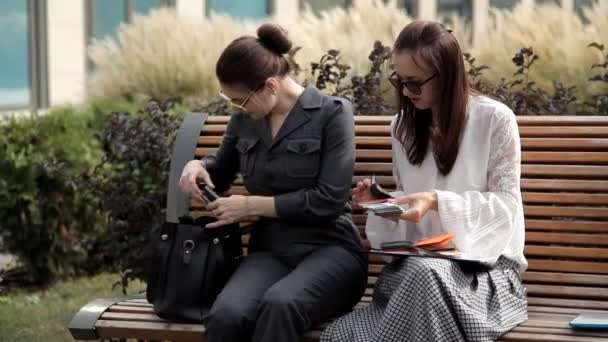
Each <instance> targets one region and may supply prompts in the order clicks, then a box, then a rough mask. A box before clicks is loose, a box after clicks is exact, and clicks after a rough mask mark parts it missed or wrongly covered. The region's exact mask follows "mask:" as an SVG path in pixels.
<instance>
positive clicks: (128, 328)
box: [70, 114, 608, 341]
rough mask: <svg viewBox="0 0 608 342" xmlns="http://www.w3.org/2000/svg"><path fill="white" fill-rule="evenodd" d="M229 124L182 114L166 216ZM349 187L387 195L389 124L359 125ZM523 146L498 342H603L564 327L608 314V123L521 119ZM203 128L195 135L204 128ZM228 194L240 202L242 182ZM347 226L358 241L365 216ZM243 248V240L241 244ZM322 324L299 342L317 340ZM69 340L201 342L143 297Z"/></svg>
mask: <svg viewBox="0 0 608 342" xmlns="http://www.w3.org/2000/svg"><path fill="white" fill-rule="evenodd" d="M227 120H228V118H226V117H209V118H206V116H205V115H202V114H192V115H189V116H188V117H187V118H186V119H185V121H184V123H183V125H182V127H181V128H180V131H179V133H178V136H177V140H176V152H175V153H174V156H173V159H172V165H171V175H170V185H169V199H171V198H173V199H175V198H177V199H178V200H177V201H176V200H171V201H170V203H169V204H168V210H169V212H172V213H174V214H173V215H175V216H174V217H177V215H178V213H183V212H186V211H188V210H191V211H193V212H194V213H195V214H196V212H197V211H199V210H200V205H199V204H198V203H188V201H187V199H186V198H185V197H183V196H181V195H180V194H179V192H178V191H177V188H176V185H177V179H178V178H179V174H180V172H181V169H182V167H183V165H184V164H185V162H186V161H187V160H190V159H192V157H193V156H196V157H200V156H202V155H204V154H209V153H213V152H215V150H216V149H217V147H218V145H219V143H220V142H221V139H222V134H223V132H224V130H225V127H226V123H227ZM355 121H356V148H357V159H356V166H355V179H354V180H353V181H355V180H358V179H360V178H363V177H369V176H370V175H371V174H372V173H373V174H375V175H376V177H377V178H378V180H379V182H380V183H381V184H382V185H383V186H385V187H386V188H389V189H390V188H393V187H394V182H393V180H392V176H391V170H392V168H391V151H390V149H391V145H390V131H389V122H390V117H373V116H358V117H356V120H355ZM518 123H519V131H520V135H521V138H522V140H521V142H522V160H523V161H522V164H523V165H522V182H521V188H522V193H523V200H524V206H525V219H526V247H525V254H526V257H527V258H528V261H529V268H528V270H527V271H526V272H525V273H524V275H523V278H524V282H525V284H526V287H527V290H528V303H529V308H528V316H529V319H528V321H526V322H524V323H522V324H521V325H519V326H518V327H516V328H515V329H513V330H512V331H510V332H509V333H507V334H505V335H504V336H503V337H502V338H501V340H502V341H573V340H576V341H608V332H597V331H596V332H589V331H586V332H583V331H574V330H572V329H570V328H569V326H568V322H569V321H570V320H572V319H573V318H574V317H575V316H576V315H577V314H579V313H581V312H584V311H604V312H608V117H566V116H559V117H547V116H545V117H518ZM201 127H202V129H201ZM230 191H231V193H241V194H243V193H246V191H245V189H244V188H243V186H242V183H239V182H238V181H237V182H236V183H235V184H234V186H233V187H232V189H231V190H230ZM354 220H355V222H356V224H357V225H358V227H359V229H360V232H361V234H362V236H363V238H364V239H365V231H364V225H365V215H364V214H362V213H360V212H358V213H355V215H354ZM247 241H248V239H247V237H244V243H245V244H246V243H247ZM383 265H384V264H383V262H382V260H381V259H379V258H377V257H372V258H371V260H370V265H369V281H368V289H367V290H366V291H365V295H364V297H363V298H362V299H361V302H360V303H359V305H367V303H369V301H370V300H371V294H372V291H373V284H374V283H375V282H376V279H377V277H378V275H379V273H380V271H381V270H382V267H383ZM323 327H324V325H323V324H322V325H320V326H318V327H317V328H316V329H315V330H312V331H309V332H308V333H306V334H305V336H304V337H303V340H305V341H315V340H318V337H319V335H320V334H321V331H322V329H323ZM70 331H71V333H72V335H73V337H74V338H76V339H82V340H87V339H98V338H102V339H104V338H112V337H114V338H134V339H139V340H172V341H202V340H203V331H204V327H203V326H202V325H201V324H179V323H170V322H167V321H163V320H162V319H160V318H158V317H157V316H156V315H155V314H154V312H153V310H152V306H151V305H150V304H148V303H147V302H146V300H145V299H144V297H143V295H140V296H139V297H137V296H136V297H129V298H111V299H105V300H96V301H93V302H91V303H89V304H87V305H86V306H84V307H83V308H82V310H81V311H80V312H78V313H77V314H76V315H75V316H74V319H73V321H72V322H71V323H70Z"/></svg>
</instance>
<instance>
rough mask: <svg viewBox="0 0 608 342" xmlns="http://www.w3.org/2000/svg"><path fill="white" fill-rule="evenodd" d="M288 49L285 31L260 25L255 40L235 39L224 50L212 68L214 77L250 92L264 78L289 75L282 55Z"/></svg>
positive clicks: (288, 44)
mask: <svg viewBox="0 0 608 342" xmlns="http://www.w3.org/2000/svg"><path fill="white" fill-rule="evenodd" d="M291 46H292V42H291V40H289V38H288V37H287V31H285V30H284V29H283V28H282V27H280V26H277V25H274V24H263V25H262V26H260V27H259V28H258V30H257V37H253V36H242V37H239V38H237V39H235V40H233V41H232V42H231V43H230V44H229V45H228V46H227V47H226V48H225V49H224V51H223V52H222V54H221V55H220V58H219V59H218V61H217V64H216V66H215V74H216V75H217V78H218V79H219V81H220V82H222V83H225V84H231V85H243V86H245V87H246V88H248V89H249V90H254V89H256V88H258V87H259V86H260V85H261V84H263V83H264V81H266V79H267V78H269V77H274V76H284V75H286V74H287V73H289V72H290V70H291V65H290V63H289V62H288V60H287V58H285V57H284V56H283V55H284V54H286V53H287V52H289V50H290V49H291Z"/></svg>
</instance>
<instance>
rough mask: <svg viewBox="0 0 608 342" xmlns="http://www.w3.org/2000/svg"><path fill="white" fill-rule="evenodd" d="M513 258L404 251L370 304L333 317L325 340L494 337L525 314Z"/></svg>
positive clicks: (385, 341) (367, 341)
mask: <svg viewBox="0 0 608 342" xmlns="http://www.w3.org/2000/svg"><path fill="white" fill-rule="evenodd" d="M517 267H518V266H517V264H516V263H515V262H514V261H512V260H510V259H507V258H504V257H501V258H500V259H499V260H498V262H497V264H496V265H495V266H494V267H492V268H487V267H484V266H480V265H478V264H475V263H463V262H456V261H453V260H447V259H436V258H420V257H408V258H400V259H397V260H395V261H393V262H392V263H390V264H388V265H387V266H386V267H385V268H384V270H383V271H382V274H381V275H380V277H379V278H378V281H377V283H376V286H375V289H374V294H373V298H372V302H371V304H370V305H369V306H367V307H364V308H359V309H355V310H354V311H352V312H351V313H349V314H347V315H345V316H342V317H340V318H338V319H337V320H335V321H334V322H332V323H331V324H330V325H329V326H328V328H327V329H326V330H325V331H324V333H323V335H322V336H321V341H324V342H330V341H331V342H346V341H348V342H355V341H356V342H370V341H382V342H391V341H416V342H418V341H450V342H451V341H495V340H496V339H497V338H498V337H500V336H501V335H502V334H504V333H506V332H507V331H509V330H510V329H512V328H513V327H515V326H516V325H517V324H519V323H521V322H523V321H525V320H526V319H527V318H528V314H527V301H526V295H525V288H524V287H523V285H522V283H521V277H520V275H519V272H518V271H517Z"/></svg>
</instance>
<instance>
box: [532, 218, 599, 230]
mask: <svg viewBox="0 0 608 342" xmlns="http://www.w3.org/2000/svg"><path fill="white" fill-rule="evenodd" d="M528 230H542V231H548V230H550V231H564V232H577V233H578V232H580V233H608V221H583V220H577V221H557V220H539V219H527V220H526V231H528Z"/></svg>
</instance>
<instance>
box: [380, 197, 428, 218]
mask: <svg viewBox="0 0 608 342" xmlns="http://www.w3.org/2000/svg"><path fill="white" fill-rule="evenodd" d="M388 202H391V203H395V204H398V205H401V204H407V205H408V208H407V209H406V210H405V212H404V213H402V214H401V215H399V216H393V217H386V218H387V219H389V220H392V221H397V220H405V221H412V222H420V220H422V218H423V217H424V215H426V213H427V212H428V211H429V210H431V209H433V210H437V193H436V192H433V191H431V192H417V193H413V194H409V195H405V196H401V197H397V198H393V199H389V200H388Z"/></svg>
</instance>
